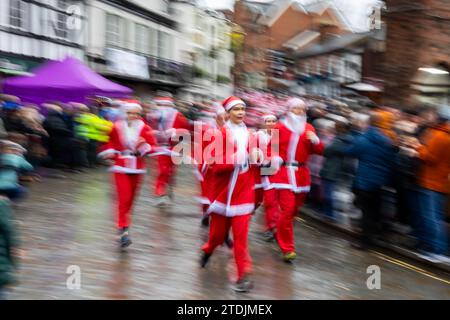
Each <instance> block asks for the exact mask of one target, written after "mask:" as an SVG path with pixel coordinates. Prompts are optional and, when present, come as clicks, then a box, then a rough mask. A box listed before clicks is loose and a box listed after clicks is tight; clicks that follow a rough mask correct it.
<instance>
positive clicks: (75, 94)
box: [3, 57, 132, 104]
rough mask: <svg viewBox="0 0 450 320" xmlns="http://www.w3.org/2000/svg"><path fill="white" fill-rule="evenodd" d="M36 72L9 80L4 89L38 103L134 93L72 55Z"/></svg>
mask: <svg viewBox="0 0 450 320" xmlns="http://www.w3.org/2000/svg"><path fill="white" fill-rule="evenodd" d="M33 73H34V75H33V76H20V77H12V78H8V79H6V80H5V81H4V82H3V92H4V93H7V94H11V95H15V96H18V97H19V98H21V99H22V101H24V102H31V103H36V104H41V103H44V102H48V101H61V102H86V98H87V97H89V96H94V95H101V96H108V97H113V98H123V97H127V96H129V95H130V94H131V93H132V90H131V89H130V88H127V87H125V86H122V85H119V84H117V83H114V82H112V81H110V80H108V79H106V78H104V77H102V76H101V75H99V74H98V73H96V72H94V71H93V70H91V69H89V68H88V67H87V66H86V65H84V64H83V63H82V62H81V61H79V60H77V59H75V58H72V57H66V58H65V59H64V60H63V61H50V62H48V63H46V64H44V65H42V66H40V67H38V68H37V69H35V70H33Z"/></svg>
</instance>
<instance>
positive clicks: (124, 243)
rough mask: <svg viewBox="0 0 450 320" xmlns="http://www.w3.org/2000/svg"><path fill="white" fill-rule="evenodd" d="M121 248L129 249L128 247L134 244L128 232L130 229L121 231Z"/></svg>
mask: <svg viewBox="0 0 450 320" xmlns="http://www.w3.org/2000/svg"><path fill="white" fill-rule="evenodd" d="M119 242H120V247H121V248H122V249H125V248H127V247H128V246H130V244H132V243H133V242H132V241H131V238H130V234H129V232H128V228H123V229H122V230H121V235H120V241H119Z"/></svg>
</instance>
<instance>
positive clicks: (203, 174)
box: [192, 103, 226, 227]
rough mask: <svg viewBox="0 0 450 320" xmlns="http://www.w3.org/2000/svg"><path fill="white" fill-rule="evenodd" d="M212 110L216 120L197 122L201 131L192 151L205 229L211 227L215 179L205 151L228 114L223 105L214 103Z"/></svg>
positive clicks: (197, 126)
mask: <svg viewBox="0 0 450 320" xmlns="http://www.w3.org/2000/svg"><path fill="white" fill-rule="evenodd" d="M212 109H213V110H214V111H215V112H214V118H212V117H213V116H212V115H211V116H210V117H209V118H212V119H203V121H197V122H196V126H195V130H199V132H196V133H194V148H193V150H192V151H193V159H194V161H195V164H194V176H195V177H196V178H197V179H198V181H199V183H200V196H199V197H197V200H198V201H199V202H200V204H201V205H202V213H203V216H202V225H203V226H205V227H207V226H209V215H208V214H207V210H208V207H209V205H210V204H211V186H212V185H213V177H214V176H213V170H211V168H210V165H209V162H210V159H208V158H207V152H205V151H206V150H207V148H208V146H210V145H211V144H212V141H213V139H212V138H213V137H214V135H215V133H214V132H215V131H216V130H220V128H222V127H223V125H224V124H225V121H226V120H225V119H226V112H225V109H224V108H223V106H222V105H221V104H219V103H213V106H212ZM196 134H199V135H200V136H199V137H200V139H196ZM196 140H200V141H196ZM197 144H199V145H197Z"/></svg>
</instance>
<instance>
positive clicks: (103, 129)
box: [75, 113, 113, 143]
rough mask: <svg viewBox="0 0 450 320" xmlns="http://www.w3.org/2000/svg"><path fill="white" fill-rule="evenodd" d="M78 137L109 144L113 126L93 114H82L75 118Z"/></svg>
mask: <svg viewBox="0 0 450 320" xmlns="http://www.w3.org/2000/svg"><path fill="white" fill-rule="evenodd" d="M75 122H76V123H77V125H76V132H77V135H78V136H79V137H81V138H83V139H86V140H94V141H98V142H101V143H105V142H108V139H109V133H110V131H111V130H112V126H113V124H112V123H111V122H109V121H107V120H105V119H103V118H101V117H99V116H97V115H95V114H93V113H82V114H80V115H79V116H78V117H76V118H75Z"/></svg>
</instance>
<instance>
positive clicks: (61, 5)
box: [55, 0, 69, 39]
mask: <svg viewBox="0 0 450 320" xmlns="http://www.w3.org/2000/svg"><path fill="white" fill-rule="evenodd" d="M68 6H69V1H67V0H58V2H57V7H58V9H59V10H61V11H58V14H57V20H56V25H55V34H56V36H57V37H58V38H63V39H66V38H67V36H68V29H67V18H68V15H67V13H66V10H67V8H68ZM62 11H64V12H62Z"/></svg>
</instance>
